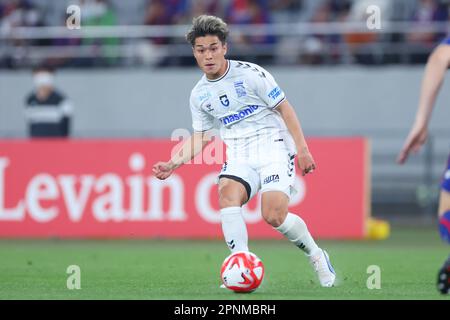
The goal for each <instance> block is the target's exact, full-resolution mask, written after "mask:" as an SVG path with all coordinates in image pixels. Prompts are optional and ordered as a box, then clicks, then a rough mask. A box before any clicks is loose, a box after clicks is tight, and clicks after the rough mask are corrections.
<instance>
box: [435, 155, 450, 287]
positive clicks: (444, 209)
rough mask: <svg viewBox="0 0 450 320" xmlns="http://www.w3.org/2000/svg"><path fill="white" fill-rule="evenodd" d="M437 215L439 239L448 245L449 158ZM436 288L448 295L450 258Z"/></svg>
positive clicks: (441, 271)
mask: <svg viewBox="0 0 450 320" xmlns="http://www.w3.org/2000/svg"><path fill="white" fill-rule="evenodd" d="M438 215H439V216H438V217H439V233H440V235H441V238H442V240H444V241H446V242H447V243H450V157H449V161H448V163H447V170H446V172H445V173H444V177H443V179H442V184H441V193H440V195H439V209H438ZM437 286H438V290H439V291H440V292H441V293H443V294H448V293H450V256H449V257H448V258H447V260H446V261H445V262H444V264H443V265H442V267H441V268H440V269H439V272H438V280H437Z"/></svg>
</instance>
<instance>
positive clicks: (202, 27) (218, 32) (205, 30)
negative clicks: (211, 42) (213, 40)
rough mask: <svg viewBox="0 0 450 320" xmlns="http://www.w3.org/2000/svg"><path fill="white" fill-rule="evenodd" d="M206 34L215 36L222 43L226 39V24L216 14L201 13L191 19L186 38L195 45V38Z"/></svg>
mask: <svg viewBox="0 0 450 320" xmlns="http://www.w3.org/2000/svg"><path fill="white" fill-rule="evenodd" d="M207 35H213V36H217V37H218V38H219V40H220V41H221V42H222V43H225V42H226V41H227V37H228V26H227V24H226V23H225V22H224V21H223V20H222V19H220V18H219V17H216V16H208V15H201V16H198V17H196V18H194V19H193V20H192V27H191V29H190V30H189V32H188V34H187V35H186V40H187V41H188V42H189V43H190V44H191V45H192V46H194V45H195V39H196V38H198V37H204V36H207Z"/></svg>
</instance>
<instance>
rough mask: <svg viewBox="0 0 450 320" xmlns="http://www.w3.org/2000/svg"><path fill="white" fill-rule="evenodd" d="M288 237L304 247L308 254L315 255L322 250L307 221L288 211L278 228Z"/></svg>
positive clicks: (301, 247)
mask: <svg viewBox="0 0 450 320" xmlns="http://www.w3.org/2000/svg"><path fill="white" fill-rule="evenodd" d="M275 229H277V230H278V231H279V232H281V233H282V234H283V235H284V236H285V237H286V238H288V239H289V241H291V242H292V243H294V244H295V245H296V246H297V247H299V248H300V249H302V250H303V251H304V252H305V253H306V254H307V255H309V256H310V255H315V254H317V252H318V251H319V250H320V248H319V247H318V246H317V244H316V242H315V241H314V239H313V238H312V237H311V234H310V233H309V231H308V227H307V226H306V223H305V221H303V219H302V218H300V217H299V216H298V215H296V214H293V213H290V212H289V213H288V214H287V216H286V219H285V220H284V222H283V223H282V224H281V225H280V226H279V227H277V228H275Z"/></svg>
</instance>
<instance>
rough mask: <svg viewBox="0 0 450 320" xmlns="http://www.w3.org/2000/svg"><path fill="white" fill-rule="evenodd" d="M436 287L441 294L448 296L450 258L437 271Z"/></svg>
mask: <svg viewBox="0 0 450 320" xmlns="http://www.w3.org/2000/svg"><path fill="white" fill-rule="evenodd" d="M437 287H438V290H439V291H440V292H441V293H442V294H450V256H448V258H447V260H446V261H445V262H444V264H443V265H442V267H441V269H439V272H438V279H437Z"/></svg>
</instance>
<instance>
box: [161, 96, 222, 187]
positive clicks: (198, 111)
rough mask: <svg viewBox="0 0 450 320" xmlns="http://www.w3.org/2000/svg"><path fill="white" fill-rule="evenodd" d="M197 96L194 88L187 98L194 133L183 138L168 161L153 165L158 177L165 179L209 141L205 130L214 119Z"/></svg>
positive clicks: (209, 127) (211, 124) (211, 125)
mask: <svg viewBox="0 0 450 320" xmlns="http://www.w3.org/2000/svg"><path fill="white" fill-rule="evenodd" d="M199 96H201V93H200V94H198V93H197V92H196V91H195V89H194V90H193V91H192V92H191V97H190V100H189V103H190V108H191V114H192V127H193V129H194V133H193V134H192V135H191V136H190V137H189V138H188V139H186V140H185V142H184V143H183V145H182V146H181V148H180V150H178V151H177V152H176V153H175V154H173V156H172V158H171V159H170V160H169V161H167V162H158V163H156V164H155V165H154V166H153V173H154V175H155V177H157V178H158V179H161V180H164V179H167V178H168V177H169V176H170V175H171V174H172V172H173V170H175V169H176V168H178V167H179V166H181V165H182V164H184V163H186V162H188V161H190V160H192V159H193V158H194V157H195V156H196V155H197V154H199V153H200V152H201V151H202V150H203V148H204V147H205V146H206V145H207V144H208V142H209V141H210V140H209V138H208V135H207V132H208V131H209V130H210V129H212V128H213V126H214V124H213V121H214V119H213V118H212V116H211V115H209V114H207V113H206V112H205V111H204V110H202V108H201V107H200V103H201V102H202V99H201V98H200V97H199Z"/></svg>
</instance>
